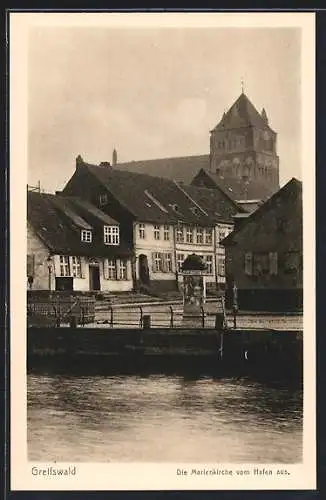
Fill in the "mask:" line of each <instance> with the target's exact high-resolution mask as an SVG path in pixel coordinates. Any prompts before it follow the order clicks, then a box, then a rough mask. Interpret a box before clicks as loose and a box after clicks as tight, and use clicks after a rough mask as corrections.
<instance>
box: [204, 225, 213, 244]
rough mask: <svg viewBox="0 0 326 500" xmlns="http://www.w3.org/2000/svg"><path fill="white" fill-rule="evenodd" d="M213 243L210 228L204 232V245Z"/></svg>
mask: <svg viewBox="0 0 326 500" xmlns="http://www.w3.org/2000/svg"><path fill="white" fill-rule="evenodd" d="M212 241H213V234H212V230H211V229H210V228H207V229H206V230H205V243H206V245H211V244H212Z"/></svg>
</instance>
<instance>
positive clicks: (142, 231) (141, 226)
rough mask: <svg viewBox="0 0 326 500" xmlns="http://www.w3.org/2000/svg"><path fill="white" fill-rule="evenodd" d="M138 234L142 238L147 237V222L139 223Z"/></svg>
mask: <svg viewBox="0 0 326 500" xmlns="http://www.w3.org/2000/svg"><path fill="white" fill-rule="evenodd" d="M138 235H139V239H140V240H144V239H145V224H139V225H138Z"/></svg>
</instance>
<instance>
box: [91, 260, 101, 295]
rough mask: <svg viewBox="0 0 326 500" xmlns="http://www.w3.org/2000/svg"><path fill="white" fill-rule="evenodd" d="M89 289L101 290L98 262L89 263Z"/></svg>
mask: <svg viewBox="0 0 326 500" xmlns="http://www.w3.org/2000/svg"><path fill="white" fill-rule="evenodd" d="M89 289H90V290H101V285H100V266H99V265H98V264H90V265H89Z"/></svg>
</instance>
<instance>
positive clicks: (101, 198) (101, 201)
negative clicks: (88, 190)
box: [99, 194, 108, 207]
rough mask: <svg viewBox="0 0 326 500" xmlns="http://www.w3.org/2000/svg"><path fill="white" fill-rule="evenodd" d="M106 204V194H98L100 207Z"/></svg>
mask: <svg viewBox="0 0 326 500" xmlns="http://www.w3.org/2000/svg"><path fill="white" fill-rule="evenodd" d="M107 202H108V195H107V194H100V196H99V204H100V207H103V206H104V205H106V204H107Z"/></svg>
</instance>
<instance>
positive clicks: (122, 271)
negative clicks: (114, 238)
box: [119, 260, 128, 280]
mask: <svg viewBox="0 0 326 500" xmlns="http://www.w3.org/2000/svg"><path fill="white" fill-rule="evenodd" d="M126 279H128V278H127V261H126V260H120V262H119V280H126Z"/></svg>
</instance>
